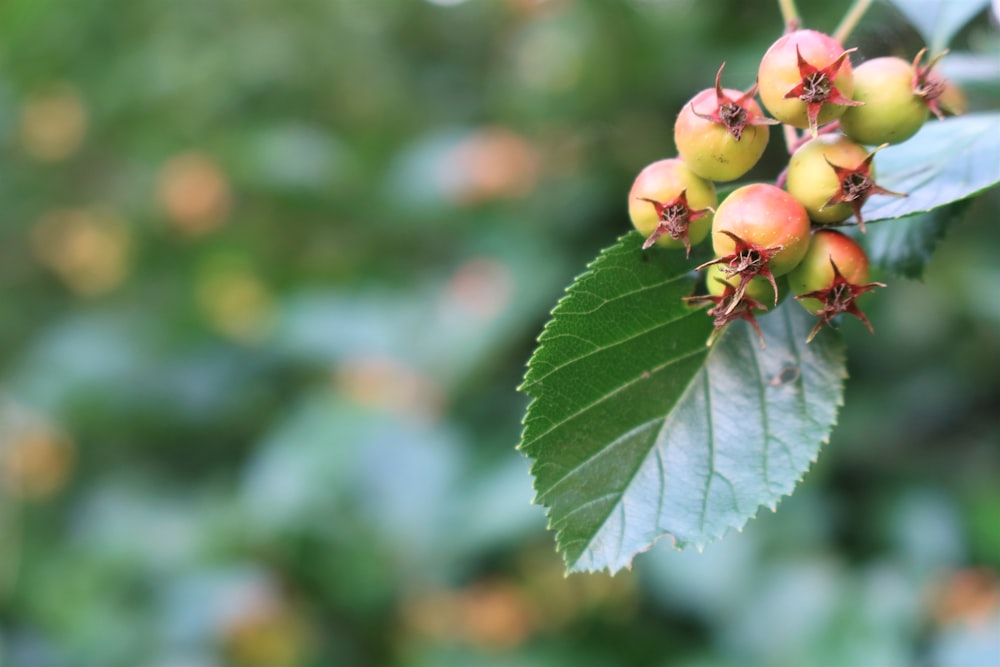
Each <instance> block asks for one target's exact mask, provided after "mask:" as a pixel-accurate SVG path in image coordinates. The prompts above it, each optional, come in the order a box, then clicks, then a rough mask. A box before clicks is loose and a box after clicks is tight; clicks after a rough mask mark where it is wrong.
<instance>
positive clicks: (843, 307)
mask: <svg viewBox="0 0 1000 667" xmlns="http://www.w3.org/2000/svg"><path fill="white" fill-rule="evenodd" d="M830 266H832V267H833V281H832V282H831V283H830V285H829V286H828V287H824V288H823V289H818V290H814V291H812V292H807V293H805V294H799V295H796V297H795V298H796V299H817V300H819V302H820V303H822V304H823V307H822V308H821V309H820V310H818V311H816V312H815V313H813V314H814V315H816V317H818V318H819V321H818V322H816V326H815V327H813V330H812V331H810V332H809V337H808V338H806V342H807V343H809V342H812V339H813V338H815V337H816V334H818V333H819V332H820V330H821V329H822V328H823V327H824V326H826V325H827V324H830V325H831V326H832V323H831V321H832V320H833V318H834V317H835V316H837V315H839V314H840V313H850V314H851V315H854V316H855V317H857V318H858V319H859V320H861V321H862V322H863V323H864V325H865V326H866V327H868V331H870V332H872V333H875V329H873V328H872V325H871V322H869V321H868V318H867V317H865V314H864V313H863V312H861V309H860V308H858V304H857V303H856V300H857V298H858V297H859V296H861V295H862V294H864V293H866V292H871V291H872V290H874V289H875V288H876V287H885V283H867V284H865V285H856V284H854V283H852V282H850V281H848V280H847V279H846V278H844V276H843V274H841V273H840V269H838V268H837V264H836V262H834V261H833V258H832V257H831V258H830Z"/></svg>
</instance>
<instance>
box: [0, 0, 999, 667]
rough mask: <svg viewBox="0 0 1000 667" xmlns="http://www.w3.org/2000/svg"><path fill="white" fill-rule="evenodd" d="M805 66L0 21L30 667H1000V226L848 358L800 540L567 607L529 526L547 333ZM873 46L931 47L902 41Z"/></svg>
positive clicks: (279, 20) (9, 617) (579, 5)
mask: <svg viewBox="0 0 1000 667" xmlns="http://www.w3.org/2000/svg"><path fill="white" fill-rule="evenodd" d="M834 4H836V3H823V2H819V1H818V0H817V1H816V2H802V3H801V5H802V10H803V14H804V15H805V17H806V20H807V22H808V23H809V24H810V25H811V26H813V27H816V28H819V29H826V30H829V29H832V27H833V26H834V25H835V24H836V22H837V20H838V19H839V16H838V14H839V8H837V7H833V6H832V5H834ZM995 25H996V22H995V20H994V19H991V18H990V17H989V16H988V15H986V14H985V13H984V14H981V15H980V16H978V17H977V18H976V20H975V21H974V22H973V24H972V25H970V26H969V27H968V28H966V29H965V30H964V31H963V32H962V34H961V36H960V40H959V42H960V48H961V49H964V50H968V51H970V52H973V53H976V54H986V55H989V54H992V55H993V56H994V57H995V56H996V54H997V50H998V46H997V44H998V42H997V31H996V29H995ZM779 31H780V18H779V15H778V11H777V8H776V7H772V6H770V5H769V4H767V3H763V4H759V3H758V4H752V3H745V2H738V1H737V0H725V1H720V2H711V3H709V2H693V1H689V0H631V1H628V2H625V1H621V0H619V1H615V2H610V1H601V0H576V1H574V0H502V1H499V0H498V1H495V2H487V1H485V0H467V1H462V0H449V1H445V0H436V2H425V1H422V0H380V1H379V2H370V1H367V0H322V1H321V0H298V1H297V2H287V1H286V2H280V1H278V0H239V1H237V0H217V1H216V2H211V3H204V2H196V1H194V0H176V1H174V2H154V1H153V0H132V1H131V2H114V1H112V0H92V1H91V2H81V3H68V2H57V1H56V0H10V1H9V2H6V3H4V4H3V6H2V7H0V144H2V147H3V153H2V155H3V158H2V159H0V197H2V201H3V203H4V206H3V209H2V211H3V212H2V215H0V284H2V289H3V296H4V300H3V307H2V308H0V373H2V377H0V484H2V486H0V500H2V502H0V665H3V666H4V667H8V666H10V667H77V666H95V667H118V666H122V667H133V666H135V665H144V666H149V667H218V666H229V665H232V666H234V667H264V666H266V667H297V666H302V667H306V666H318V665H335V666H341V665H344V666H367V665H401V666H407V667H409V666H413V667H417V666H425V665H426V666H428V667H431V666H433V667H446V666H448V665H456V666H462V667H468V666H470V665H476V666H478V665H483V666H484V667H492V666H494V665H495V666H500V665H517V666H519V667H520V666H527V667H531V666H533V665H538V666H543V665H544V666H546V667H549V666H558V665H573V666H574V667H580V666H583V667H586V666H588V665H613V664H629V665H640V666H641V665H650V666H658V665H672V666H673V665H681V666H691V667H695V666H698V667H722V666H728V665H741V666H743V665H795V666H796V667H802V666H809V665H831V666H834V665H838V666H841V665H847V664H851V665H879V666H880V667H881V666H889V665H913V664H919V665H962V666H970V665H985V664H987V660H988V659H989V656H990V653H989V652H990V651H996V650H997V623H998V622H1000V580H998V576H1000V575H998V572H1000V521H998V517H1000V490H998V489H1000V484H998V481H1000V450H998V443H1000V425H998V423H997V419H996V414H997V409H998V407H1000V362H998V361H997V360H998V359H1000V293H998V292H997V291H996V289H995V287H996V285H997V284H1000V268H998V267H1000V264H998V262H997V259H996V256H995V248H996V247H1000V230H998V228H997V226H996V224H995V218H996V210H997V208H998V206H1000V199H998V197H997V196H996V194H995V193H994V194H993V195H991V196H990V197H986V198H983V199H980V200H978V201H977V202H975V203H974V204H972V205H971V206H969V207H968V209H967V210H966V212H965V215H964V216H963V221H962V222H960V223H958V224H956V225H954V226H953V228H952V229H951V230H950V231H949V233H948V234H947V238H946V239H945V240H944V242H942V243H941V245H940V247H939V249H938V252H937V256H936V258H935V259H934V260H933V261H932V263H931V264H930V266H929V268H928V270H927V271H926V273H925V276H924V280H925V282H924V283H922V284H918V283H911V282H907V281H904V280H893V281H892V283H893V284H892V285H891V287H890V289H889V290H886V291H885V293H884V294H883V295H880V297H882V298H880V299H878V300H877V301H876V300H873V303H872V304H871V306H870V309H869V311H868V312H869V315H870V317H871V319H872V321H873V323H874V324H875V327H876V330H877V331H878V335H877V336H874V337H870V336H868V334H867V332H863V331H860V329H854V328H851V327H848V326H845V333H846V334H847V335H848V337H849V339H850V340H849V343H850V345H849V349H850V352H851V355H850V365H851V368H852V371H853V377H852V380H851V381H850V383H849V384H848V389H847V407H846V408H845V410H844V412H843V415H842V423H841V424H840V426H839V427H838V430H837V431H836V432H835V435H834V439H833V441H832V442H831V443H830V445H829V446H828V447H826V448H825V449H824V451H823V452H822V453H821V456H820V460H819V463H818V464H817V465H816V466H815V469H814V471H813V472H812V473H810V475H809V476H807V478H806V481H805V483H804V484H803V486H802V487H801V488H800V490H799V491H798V492H797V493H796V494H795V495H794V496H793V497H791V498H790V499H788V500H786V501H785V502H783V503H782V505H781V506H780V508H779V512H778V513H777V514H775V515H773V516H771V515H769V516H766V517H761V518H760V519H758V520H756V521H754V522H751V524H750V526H749V527H748V529H747V530H746V531H745V532H744V533H741V534H734V535H730V536H728V537H727V538H726V539H725V540H723V541H722V542H720V543H718V544H715V545H712V546H710V547H709V548H708V549H706V551H705V553H704V554H702V555H699V554H688V553H684V554H678V553H674V552H672V551H670V550H669V549H668V548H666V547H665V546H663V545H660V546H658V547H657V548H656V549H655V550H654V551H653V552H652V553H651V554H648V555H646V556H642V557H640V558H639V560H638V561H637V566H636V568H635V570H634V571H633V572H632V573H628V574H624V575H621V576H618V577H615V578H608V577H605V576H603V575H598V576H587V577H583V576H576V577H572V578H569V579H566V578H563V576H562V571H561V567H562V565H561V560H560V557H559V555H558V554H556V553H554V552H553V549H552V537H551V535H550V534H548V533H546V532H545V530H544V517H543V515H542V511H541V509H540V508H538V507H535V506H532V505H530V499H531V496H532V491H531V489H530V481H529V476H528V473H527V462H526V460H524V459H523V458H522V457H521V455H520V454H518V453H517V452H516V451H514V449H513V446H514V444H515V443H516V442H517V440H518V435H519V429H520V425H519V419H520V417H521V414H522V413H523V409H524V406H525V403H526V401H525V399H524V398H523V397H521V396H518V395H517V394H516V393H515V391H514V387H515V386H516V385H517V384H518V382H519V380H520V377H521V374H522V372H523V368H524V363H525V361H526V360H527V358H528V355H529V354H530V351H531V349H532V347H533V343H534V337H535V336H536V335H537V333H538V331H539V330H540V327H541V324H542V323H543V322H544V320H545V318H546V314H547V310H548V309H549V308H550V307H551V306H552V305H553V304H554V303H555V301H556V299H557V298H558V296H559V294H560V293H561V290H562V288H563V286H565V285H566V284H568V283H569V282H570V280H571V279H572V277H573V276H574V275H575V274H576V273H578V272H580V271H581V270H582V269H583V267H584V265H585V264H586V263H587V262H588V261H589V260H590V259H591V258H592V257H593V256H594V255H595V254H596V252H597V250H598V249H599V248H600V247H603V246H606V245H609V244H610V243H611V241H612V240H613V239H614V238H616V237H617V236H618V235H619V234H620V233H621V232H623V231H624V230H625V229H626V228H627V219H626V217H625V212H624V199H625V193H626V192H627V189H628V185H629V183H630V182H631V179H632V178H633V176H634V174H635V173H636V172H637V171H638V170H639V169H640V168H641V167H642V166H643V165H644V164H646V163H647V162H650V161H652V160H654V159H658V158H661V157H664V156H666V155H669V154H670V153H672V151H673V149H672V145H671V123H672V117H673V115H674V114H676V112H677V111H678V109H679V108H680V106H681V105H682V104H683V103H684V101H685V100H686V99H688V97H690V96H691V95H692V94H693V93H694V92H695V91H697V90H699V89H701V88H703V87H704V86H705V85H706V84H707V83H708V82H710V81H711V80H712V76H713V75H714V72H715V71H716V69H717V68H718V65H719V62H720V61H722V60H726V61H727V62H728V63H729V64H728V66H727V69H726V73H727V83H729V82H730V81H731V85H733V86H734V87H739V86H748V85H749V84H750V83H752V79H753V74H754V71H755V69H756V61H757V59H758V58H759V57H760V55H761V54H762V53H763V52H764V50H765V48H766V47H767V45H768V44H769V43H770V42H771V41H772V40H773V39H774V37H775V36H776V35H777V33H778V32H779ZM856 41H857V43H858V44H859V46H861V48H862V52H863V53H865V54H866V55H873V54H879V53H886V52H895V51H899V52H903V53H913V52H914V51H915V50H916V48H917V46H918V45H919V39H918V38H917V37H916V34H915V32H914V31H913V29H912V28H910V27H909V26H908V25H907V24H906V23H905V22H904V21H903V19H902V18H901V16H900V15H899V14H898V13H897V12H895V11H894V10H893V9H891V8H890V7H888V6H886V5H882V4H878V5H876V7H875V8H874V9H873V10H872V12H871V19H870V22H868V23H866V24H864V25H863V26H862V27H861V28H860V29H859V31H858V32H857V33H856ZM987 62H988V61H987ZM966 64H968V63H966ZM981 65H982V63H981V62H980V63H979V66H977V64H976V62H973V63H972V64H971V65H970V66H969V67H967V68H966V69H967V70H968V71H970V72H972V73H973V74H975V73H976V72H978V73H979V76H978V78H976V77H975V76H972V77H970V79H971V82H970V84H969V88H968V93H969V97H970V106H971V107H972V108H973V109H975V108H984V105H989V104H994V105H995V104H996V102H995V101H996V99H997V94H996V93H997V81H996V78H995V77H989V76H986V77H983V76H981V73H982V66H981ZM778 143H779V142H775V145H772V146H771V147H770V148H769V155H770V158H769V160H766V161H765V162H764V164H762V165H761V167H760V168H759V169H760V173H759V174H758V173H755V174H752V176H754V177H756V176H761V177H763V178H767V177H771V176H773V174H775V173H777V171H778V169H779V168H780V164H781V162H782V147H781V146H780V145H777V144H778ZM777 629H780V630H777Z"/></svg>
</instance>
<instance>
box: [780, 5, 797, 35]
mask: <svg viewBox="0 0 1000 667" xmlns="http://www.w3.org/2000/svg"><path fill="white" fill-rule="evenodd" d="M778 9H780V10H781V19H782V20H783V21H784V22H785V28H786V29H788V28H789V27H790V26H792V25H799V23H800V22H801V21H800V19H799V10H798V8H797V7H796V6H795V0H778Z"/></svg>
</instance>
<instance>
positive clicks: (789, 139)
mask: <svg viewBox="0 0 1000 667" xmlns="http://www.w3.org/2000/svg"><path fill="white" fill-rule="evenodd" d="M781 127H782V131H784V133H785V145H786V146H788V154H789V155H791V154H792V153H794V152H795V149H796V148H798V147H799V144H800V143H801V140H800V139H799V133H798V132H796V131H795V128H794V127H792V126H791V125H782V126H781Z"/></svg>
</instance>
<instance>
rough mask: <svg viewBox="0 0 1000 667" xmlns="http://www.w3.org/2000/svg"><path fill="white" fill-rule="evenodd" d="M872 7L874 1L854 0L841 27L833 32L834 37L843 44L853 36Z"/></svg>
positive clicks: (842, 20)
mask: <svg viewBox="0 0 1000 667" xmlns="http://www.w3.org/2000/svg"><path fill="white" fill-rule="evenodd" d="M871 6H872V0H854V2H853V3H851V6H850V8H848V10H847V13H846V14H844V18H843V19H841V21H840V25H838V26H837V29H836V30H834V31H833V35H832V37H833V38H834V39H835V40H837V41H838V42H840V43H841V44H843V43H844V42H845V41H846V40H847V38H848V37H850V36H851V33H852V32H853V31H854V29H855V28H856V27H857V26H858V23H860V22H861V17H863V16H864V15H865V12H867V11H868V8H869V7H871Z"/></svg>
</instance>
